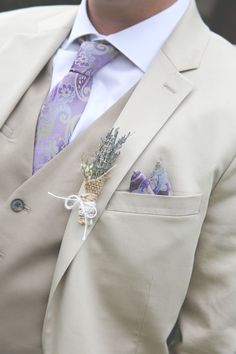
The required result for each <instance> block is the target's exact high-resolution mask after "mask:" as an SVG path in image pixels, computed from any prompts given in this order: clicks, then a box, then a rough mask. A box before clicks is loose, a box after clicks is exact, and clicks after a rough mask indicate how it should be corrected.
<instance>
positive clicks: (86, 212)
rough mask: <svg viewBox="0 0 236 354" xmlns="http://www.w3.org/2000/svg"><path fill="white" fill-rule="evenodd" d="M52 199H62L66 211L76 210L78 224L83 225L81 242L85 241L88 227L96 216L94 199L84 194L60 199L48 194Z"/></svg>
mask: <svg viewBox="0 0 236 354" xmlns="http://www.w3.org/2000/svg"><path fill="white" fill-rule="evenodd" d="M48 194H49V195H51V196H52V197H54V198H57V199H62V200H64V201H65V203H64V205H65V208H66V209H67V210H72V209H74V208H75V207H77V208H78V216H79V220H78V221H79V223H80V224H82V225H85V228H84V234H83V238H82V240H83V241H85V240H86V235H87V229H88V226H91V225H92V223H93V219H94V218H95V217H96V216H97V206H96V202H95V200H94V198H91V194H90V195H89V194H84V195H82V196H78V195H76V194H72V195H69V196H68V197H60V196H58V195H55V194H53V193H50V192H48Z"/></svg>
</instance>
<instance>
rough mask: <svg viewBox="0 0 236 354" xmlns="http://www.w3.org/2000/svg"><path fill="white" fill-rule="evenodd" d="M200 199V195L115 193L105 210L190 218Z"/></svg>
mask: <svg viewBox="0 0 236 354" xmlns="http://www.w3.org/2000/svg"><path fill="white" fill-rule="evenodd" d="M201 199H202V196H201V194H195V195H188V196H161V195H151V194H137V193H129V192H122V191H117V192H115V194H114V195H113V197H112V199H111V200H110V202H109V204H108V206H107V210H110V211H117V212H124V213H135V214H145V215H147V214H149V215H163V216H188V215H189V216H191V215H196V214H198V213H199V211H200V205H201Z"/></svg>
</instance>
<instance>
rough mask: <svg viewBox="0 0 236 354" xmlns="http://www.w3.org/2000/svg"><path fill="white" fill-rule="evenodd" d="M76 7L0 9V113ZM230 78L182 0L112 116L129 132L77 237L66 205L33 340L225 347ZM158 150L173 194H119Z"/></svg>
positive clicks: (234, 246)
mask: <svg viewBox="0 0 236 354" xmlns="http://www.w3.org/2000/svg"><path fill="white" fill-rule="evenodd" d="M76 11H77V8H75V7H55V8H54V7H51V8H38V9H34V10H32V9H31V10H23V11H21V12H15V13H12V14H5V15H3V16H2V19H1V22H0V26H1V30H0V45H1V47H0V78H1V79H0V92H1V95H0V125H2V126H3V127H4V122H5V121H6V119H7V117H8V116H9V114H10V113H11V112H12V110H13V109H14V107H15V106H16V104H17V102H18V101H19V100H20V99H21V97H22V95H23V94H24V92H25V91H26V89H27V88H28V87H29V86H30V85H31V83H32V82H33V80H34V79H35V77H36V76H37V75H38V73H39V72H40V70H41V69H42V68H43V67H44V65H45V64H46V63H47V61H48V60H49V59H50V57H51V56H52V55H53V53H55V51H56V49H57V48H58V47H59V46H60V44H61V43H62V41H63V40H64V39H65V37H66V36H67V35H68V33H69V31H70V29H71V26H72V23H73V20H74V17H75V14H76ZM29 58H30V62H29ZM16 64H17V70H12V68H13V67H16ZM235 85H236V53H235V49H234V48H233V47H231V45H230V44H228V43H227V42H226V41H225V40H223V39H222V38H220V37H218V36H217V35H215V34H213V33H211V32H210V31H209V29H208V28H207V27H206V26H205V25H204V24H203V22H202V20H201V19H200V16H199V14H198V12H197V9H196V5H195V2H192V4H191V6H190V8H189V9H188V11H187V13H186V14H185V16H184V18H183V19H182V20H181V22H180V23H179V25H178V27H177V28H176V30H175V31H174V33H173V34H172V35H171V37H170V38H169V39H168V41H167V43H166V44H165V45H164V47H163V48H162V50H161V51H160V53H159V54H158V55H157V57H156V58H155V59H154V61H153V63H152V64H151V66H150V68H149V70H148V71H147V73H146V74H145V75H144V77H143V79H142V80H141V81H140V83H139V84H138V86H137V87H136V88H135V90H134V92H133V94H132V95H131V98H130V99H129V101H128V103H127V104H126V106H125V108H124V109H123V111H122V113H121V114H120V115H119V117H118V119H117V121H116V123H115V126H117V127H120V130H121V132H122V133H127V132H128V131H132V132H134V134H133V135H132V137H131V138H130V139H129V140H128V142H127V144H126V145H125V147H124V148H123V150H122V155H121V157H120V159H119V161H118V166H117V168H116V169H115V170H114V171H113V173H112V176H111V178H110V179H109V180H108V181H107V183H106V185H105V187H104V190H103V193H102V195H101V196H100V198H99V200H98V205H97V207H98V215H97V217H96V220H95V222H94V223H93V225H92V227H90V229H89V231H88V237H87V240H86V241H85V242H83V241H82V235H83V226H81V225H80V224H78V223H77V215H76V210H74V211H72V212H71V215H70V217H69V221H68V223H67V227H66V230H65V234H64V237H63V241H62V245H61V249H60V253H59V256H58V261H57V265H56V269H55V272H54V276H53V280H52V286H51V292H50V297H49V301H48V307H47V312H46V315H45V322H44V329H43V336H42V343H43V353H44V354H167V353H168V352H169V351H172V352H173V353H174V352H176V353H179V354H233V353H235V352H236V334H235V333H236V300H235V299H236V223H235V208H236V161H235V159H234V158H235V151H236V104H235V102H236V100H235ZM6 87H11V91H10V94H9V93H8V94H7V95H3V94H2V93H3V92H5V90H6ZM89 129H90V131H89V130H88V131H89V135H90V136H91V140H93V137H94V136H95V135H96V132H95V131H94V129H92V127H91V128H89ZM78 154H81V152H78ZM160 159H162V160H163V161H164V164H165V168H166V170H167V171H168V174H169V176H170V180H171V183H172V187H173V190H174V195H173V196H168V197H164V196H150V195H137V194H130V193H129V192H128V189H129V182H130V177H131V175H132V172H133V170H134V169H138V170H142V171H143V172H144V173H145V174H146V175H149V174H150V172H151V170H152V169H153V167H154V165H155V162H156V161H157V160H160ZM7 173H8V172H7V171H6V174H7ZM45 178H46V177H45ZM82 188H83V187H82ZM78 192H79V191H78ZM39 213H40V208H39ZM37 227H40V225H35V228H37ZM176 323H177V324H176ZM175 324H176V326H175ZM22 325H23V324H22ZM174 327H175V329H174V330H173V328H174ZM172 330H173V333H174V334H176V333H177V332H179V333H180V334H181V335H180V336H179V337H178V339H177V342H178V344H174V345H172V344H171V336H170V334H171V332H172ZM29 335H30V333H29ZM13 341H14V338H13ZM32 354H33V353H32Z"/></svg>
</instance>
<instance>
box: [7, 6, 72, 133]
mask: <svg viewBox="0 0 236 354" xmlns="http://www.w3.org/2000/svg"><path fill="white" fill-rule="evenodd" d="M75 14H76V10H75V8H74V7H72V8H71V9H70V11H67V12H66V13H64V12H63V13H61V14H60V15H56V16H55V17H52V18H51V19H50V20H51V21H49V20H47V21H45V20H44V21H42V22H41V23H39V24H38V27H37V26H36V28H37V30H36V31H35V29H34V31H33V32H30V31H29V32H27V33H14V34H13V35H12V36H11V37H10V38H9V39H8V40H7V41H6V43H5V44H4V45H3V46H2V47H1V48H0V78H1V79H0V91H1V92H2V93H3V94H1V95H0V107H1V110H0V128H1V126H2V125H3V124H4V122H5V120H6V119H7V118H8V117H9V115H10V114H11V112H12V111H13V109H14V108H15V106H16V105H17V103H18V102H19V100H20V99H21V97H22V96H23V94H24V93H25V92H26V90H27V89H28V88H29V86H30V85H31V83H32V82H33V81H34V80H35V78H36V77H37V75H38V74H39V73H40V71H41V70H42V69H43V67H44V66H45V65H46V63H47V62H48V61H49V59H50V58H51V57H52V56H53V54H54V53H55V51H56V50H57V48H58V47H59V46H60V44H61V43H62V42H63V40H64V39H65V38H66V36H67V35H68V33H69V31H70V29H71V27H72V23H73V20H74V17H75ZM34 28H35V27H34Z"/></svg>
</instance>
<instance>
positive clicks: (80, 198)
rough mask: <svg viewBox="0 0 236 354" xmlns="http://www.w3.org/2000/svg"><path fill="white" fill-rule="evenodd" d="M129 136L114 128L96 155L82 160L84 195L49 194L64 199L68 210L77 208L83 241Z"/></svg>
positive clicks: (105, 137) (101, 143)
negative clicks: (99, 199)
mask: <svg viewBox="0 0 236 354" xmlns="http://www.w3.org/2000/svg"><path fill="white" fill-rule="evenodd" d="M129 136H130V133H128V134H126V135H123V136H121V137H119V128H116V129H114V128H112V129H111V130H109V131H108V133H107V134H106V135H105V136H104V137H103V138H101V142H100V145H99V147H98V149H97V150H96V151H95V153H94V155H93V156H90V157H88V156H87V157H83V158H82V163H81V173H82V175H83V177H84V189H85V190H84V193H82V194H81V195H70V196H68V197H59V196H56V195H55V194H52V193H49V194H50V195H51V196H53V197H55V198H58V199H63V200H64V202H65V208H66V209H68V210H71V209H74V208H75V207H77V210H78V222H79V223H80V224H81V225H84V226H85V229H84V235H83V240H85V239H86V234H87V228H88V226H90V225H92V223H93V220H94V218H95V217H96V216H97V205H96V204H97V199H98V197H99V195H100V194H101V192H102V190H103V187H104V184H105V183H106V181H107V179H108V178H109V176H110V173H111V171H112V169H113V168H114V167H115V163H116V161H117V158H118V157H119V155H120V153H121V149H122V146H123V145H124V143H125V142H126V140H127V139H128V137H129Z"/></svg>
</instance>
